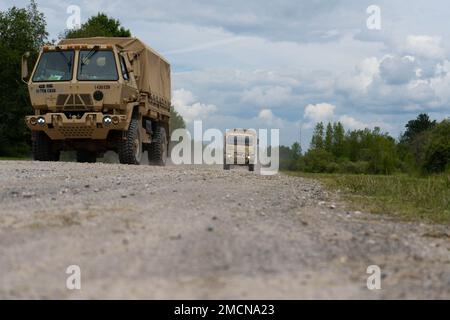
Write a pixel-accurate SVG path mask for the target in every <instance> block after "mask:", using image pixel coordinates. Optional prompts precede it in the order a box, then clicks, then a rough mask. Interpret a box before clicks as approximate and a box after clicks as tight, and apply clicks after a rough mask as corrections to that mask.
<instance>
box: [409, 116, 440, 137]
mask: <svg viewBox="0 0 450 320" xmlns="http://www.w3.org/2000/svg"><path fill="white" fill-rule="evenodd" d="M435 126H436V120H433V121H431V120H430V117H429V116H428V114H426V113H421V114H419V115H418V116H417V118H416V119H415V120H410V121H408V123H407V124H406V125H405V128H406V131H405V133H404V134H403V137H402V138H403V140H405V141H407V142H412V141H413V140H414V138H415V137H417V135H419V134H420V133H422V132H424V131H427V130H430V129H432V128H434V127H435Z"/></svg>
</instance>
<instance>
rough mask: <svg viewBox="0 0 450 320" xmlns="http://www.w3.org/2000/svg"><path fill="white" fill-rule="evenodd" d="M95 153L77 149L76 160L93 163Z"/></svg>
mask: <svg viewBox="0 0 450 320" xmlns="http://www.w3.org/2000/svg"><path fill="white" fill-rule="evenodd" d="M96 161H97V154H96V153H94V152H89V151H77V162H87V163H95V162H96Z"/></svg>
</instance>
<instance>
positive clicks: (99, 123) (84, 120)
mask: <svg viewBox="0 0 450 320" xmlns="http://www.w3.org/2000/svg"><path fill="white" fill-rule="evenodd" d="M105 116H109V117H111V118H112V120H113V121H112V122H111V123H110V124H109V125H106V124H104V123H103V118H104V117H105ZM38 118H43V119H44V120H45V123H44V124H39V123H38V121H37V120H38ZM25 122H26V124H27V126H28V128H30V129H31V130H33V131H44V132H45V133H46V134H47V135H48V136H49V137H50V138H51V139H52V140H64V139H93V140H104V139H106V138H107V136H108V132H109V131H110V130H126V129H127V128H128V121H127V116H125V115H107V114H103V113H101V112H87V113H85V114H83V115H82V116H81V117H79V118H77V117H72V118H68V117H67V116H66V115H65V114H64V113H47V114H44V115H39V116H27V117H25ZM41 122H42V121H41Z"/></svg>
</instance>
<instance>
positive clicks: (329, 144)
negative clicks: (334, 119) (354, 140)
mask: <svg viewBox="0 0 450 320" xmlns="http://www.w3.org/2000/svg"><path fill="white" fill-rule="evenodd" d="M333 140H334V139H333V126H332V125H331V123H330V122H328V125H327V130H326V133H325V150H326V151H328V152H332V150H333Z"/></svg>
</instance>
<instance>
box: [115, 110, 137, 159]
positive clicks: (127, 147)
mask: <svg viewBox="0 0 450 320" xmlns="http://www.w3.org/2000/svg"><path fill="white" fill-rule="evenodd" d="M138 122H139V121H138V120H137V119H131V121H130V126H129V127H128V131H127V132H126V136H125V138H126V139H125V140H123V139H121V140H120V141H119V148H118V149H119V152H118V153H119V161H120V163H122V164H136V165H138V164H140V163H141V157H142V140H141V133H140V130H139V123H138Z"/></svg>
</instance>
